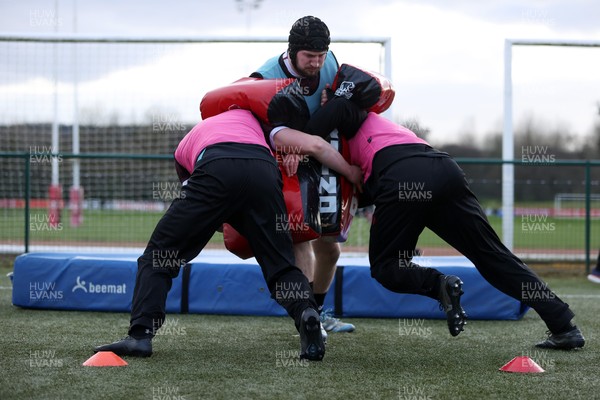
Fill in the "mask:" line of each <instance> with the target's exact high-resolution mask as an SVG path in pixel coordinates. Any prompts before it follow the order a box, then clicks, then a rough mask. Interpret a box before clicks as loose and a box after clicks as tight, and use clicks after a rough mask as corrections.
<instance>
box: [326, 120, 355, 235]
mask: <svg viewBox="0 0 600 400" xmlns="http://www.w3.org/2000/svg"><path fill="white" fill-rule="evenodd" d="M327 140H328V141H329V143H331V145H332V146H333V147H334V148H335V149H337V151H338V152H340V153H341V154H342V156H343V157H344V158H345V159H346V160H348V159H349V150H348V143H347V141H346V139H345V138H341V139H340V138H339V134H338V131H337V130H334V131H332V132H331V134H330V135H329V138H328V139H327ZM317 164H318V163H317ZM320 168H321V170H320V171H321V179H320V181H319V200H320V205H319V213H320V214H321V231H322V236H323V237H329V238H331V240H333V241H336V242H345V241H346V240H347V239H348V232H349V230H350V225H352V219H353V217H354V215H355V214H356V210H357V208H358V199H357V197H356V196H355V195H354V185H353V184H352V183H350V182H349V181H348V180H347V179H346V178H345V177H344V176H343V175H342V174H339V173H337V172H335V171H333V170H330V169H329V168H327V167H326V166H324V165H320Z"/></svg>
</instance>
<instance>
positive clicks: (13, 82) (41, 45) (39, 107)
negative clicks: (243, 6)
mask: <svg viewBox="0 0 600 400" xmlns="http://www.w3.org/2000/svg"><path fill="white" fill-rule="evenodd" d="M287 41H288V38H287V36H285V37H283V36H282V37H249V36H247V37H228V36H186V37H182V36H176V37H175V36H172V37H164V36H160V37H158V36H107V35H86V34H63V33H48V34H23V33H0V72H1V73H0V110H2V112H0V127H5V128H6V131H7V134H6V135H5V136H4V137H2V136H0V146H1V147H3V150H6V151H14V152H23V151H25V152H27V151H29V152H32V151H33V152H36V153H37V152H43V153H52V154H63V153H65V154H66V153H72V154H74V155H76V157H70V158H69V159H68V160H69V162H68V163H66V162H63V163H60V162H59V158H58V157H49V158H48V160H45V159H44V162H39V163H37V165H39V167H38V168H39V169H42V168H45V170H44V176H41V175H40V174H38V178H36V179H38V180H39V183H38V181H36V184H35V187H36V190H35V194H34V197H35V198H40V199H42V198H48V200H50V201H49V204H50V205H51V206H52V209H51V210H49V211H50V213H49V214H50V216H49V219H50V223H51V224H54V223H59V219H60V218H61V209H62V208H63V206H66V204H68V202H67V199H66V198H67V197H69V198H70V199H71V202H70V203H71V204H72V205H74V206H76V207H75V209H73V207H72V209H71V213H70V215H71V217H72V218H73V217H74V216H75V217H77V218H76V219H75V220H74V225H77V224H80V223H81V221H82V219H81V218H82V215H81V211H82V210H83V209H87V208H89V207H91V204H92V203H93V202H94V200H95V199H97V198H98V197H99V196H98V194H99V193H100V192H101V191H103V190H104V191H106V192H107V194H106V195H102V196H101V197H102V199H104V198H105V197H106V198H108V197H109V196H114V197H115V199H114V200H121V199H122V198H121V197H120V196H121V194H120V193H121V192H122V190H121V189H120V188H119V190H118V191H115V192H114V193H113V191H112V190H111V189H110V188H108V189H107V188H105V186H106V185H109V183H110V182H112V180H108V179H104V180H103V181H104V182H107V183H106V185H104V184H101V183H102V182H100V180H99V179H96V180H95V181H94V182H92V183H90V181H92V180H93V179H92V177H91V175H92V174H91V173H98V174H100V173H101V174H102V176H111V177H113V176H116V175H117V174H119V170H118V169H121V168H122V167H121V165H122V164H124V161H123V162H120V163H118V164H117V163H113V165H110V164H109V163H107V162H104V161H101V160H100V159H93V160H91V159H89V160H85V161H84V158H81V163H80V162H79V161H80V158H79V157H78V156H77V154H79V153H80V152H81V153H127V154H129V153H134V152H140V151H142V150H143V151H142V152H144V153H149V154H165V153H168V152H169V149H170V147H167V146H165V145H164V144H165V142H169V143H170V140H171V139H164V140H163V138H165V137H167V134H169V135H171V133H172V132H174V131H177V134H179V132H180V131H184V130H185V128H187V127H189V126H190V125H191V124H192V123H196V120H197V119H198V118H199V115H200V114H199V110H198V105H199V103H200V100H201V98H202V95H203V93H205V92H206V91H207V90H210V89H214V88H215V87H218V86H220V85H225V84H228V83H230V82H233V81H235V80H237V79H239V78H241V77H243V76H248V75H250V73H252V72H253V71H254V70H255V69H256V68H258V67H259V66H260V65H262V64H263V63H264V61H266V59H267V58H269V57H272V56H275V55H277V54H280V53H281V52H283V51H284V50H285V49H286V48H287ZM271 44H272V45H271ZM330 48H331V49H332V51H333V52H334V53H335V55H336V57H337V59H338V62H339V63H349V64H353V65H357V66H360V67H363V68H365V69H370V70H373V71H375V72H378V73H381V74H383V75H386V76H387V77H389V78H390V80H393V77H392V56H391V39H390V38H388V37H332V43H331V46H330ZM363 63H364V64H366V65H363ZM138 72H139V73H138ZM147 72H148V73H147ZM146 75H148V76H150V79H146V80H144V79H143V78H145V77H146ZM217 75H218V76H217ZM182 80H184V81H185V82H184V83H183V84H181V81H182ZM174 88H177V89H174ZM3 89H6V90H3ZM123 104H125V105H124V106H123ZM113 110H117V112H118V113H117V112H115V114H114V118H113ZM386 113H389V114H388V115H391V113H392V110H391V108H390V109H389V110H388V111H387V112H386ZM17 125H18V126H19V129H21V130H20V131H17V130H16V129H12V127H14V126H17ZM33 125H35V127H36V128H39V129H40V130H41V129H43V132H42V133H40V134H39V135H37V134H36V139H37V138H40V137H41V136H42V134H43V138H44V140H43V142H42V141H40V142H39V143H38V142H35V143H32V142H31V141H29V142H28V140H27V138H28V137H31V135H30V136H28V135H29V133H30V132H29V131H27V132H24V131H23V130H25V129H29V128H30V127H31V126H33ZM142 125H143V126H144V127H149V128H150V129H151V130H152V132H151V133H152V134H154V135H155V136H159V135H160V134H162V133H164V134H163V135H161V137H160V139H161V140H160V141H159V140H154V141H152V140H147V141H145V142H144V143H143V148H141V149H140V150H139V151H138V149H137V148H136V147H135V146H136V145H137V144H136V143H137V142H136V143H134V142H130V141H129V136H130V135H129V133H130V130H131V129H130V128H132V127H134V126H138V127H139V126H142ZM108 126H110V127H111V129H112V132H114V134H115V135H117V134H119V133H120V132H123V135H122V137H123V138H124V139H123V142H119V146H116V145H112V144H111V143H108V142H107V141H106V140H104V139H103V138H102V137H97V136H95V135H94V132H93V129H94V128H98V132H105V131H106V130H107V127H108ZM80 128H81V129H83V130H84V131H83V132H81V135H80ZM128 129H129V130H128ZM146 130H147V129H146ZM71 132H72V137H71ZM23 133H25V134H23ZM80 136H81V137H80ZM171 136H173V135H171ZM111 137H112V136H111ZM153 137H154V136H153ZM59 138H60V140H59ZM125 138H126V139H125ZM65 139H66V140H65ZM125 140H128V141H125ZM115 143H116V142H115ZM5 145H6V147H5ZM32 149H33V150H32ZM41 157H42V156H40V158H41ZM46 157H48V156H46ZM92 164H94V165H93V166H92ZM46 166H47V168H46ZM80 167H81V168H80ZM46 172H47V174H46ZM9 175H10V173H9ZM13 175H14V174H13ZM149 175H151V174H150V172H149ZM117 178H118V177H116V178H115V179H117ZM119 179H120V178H119ZM154 179H159V178H154ZM161 179H162V178H161ZM69 181H72V183H71V182H69ZM161 182H162V181H161ZM94 184H95V185H96V186H93V185H94ZM140 185H145V186H143V187H140ZM42 186H44V187H45V190H44V191H43V192H42V189H39V188H41V187H42ZM19 187H20V186H19V182H17V181H15V182H13V183H11V186H10V188H14V190H11V191H9V190H4V194H3V193H0V198H2V197H6V198H12V197H15V196H18V193H19ZM70 187H72V188H74V189H73V190H70V189H69V188H70ZM84 187H85V189H86V190H85V197H86V198H87V199H85V200H84V199H83V197H84V196H83V193H84V192H83V188H84ZM106 187H108V186H106ZM49 188H52V189H51V190H49ZM152 191H153V187H152V186H150V185H149V184H148V183H139V182H137V181H136V182H132V183H131V185H130V187H129V192H131V194H130V195H129V196H130V197H131V198H135V199H144V201H146V200H145V198H146V197H148V196H150V195H149V194H148V193H151V192H152ZM9 192H10V193H9ZM63 196H64V197H65V201H63ZM126 200H129V198H127V199H126ZM103 201H104V200H103ZM77 212H78V213H79V214H77ZM50 217H51V218H50Z"/></svg>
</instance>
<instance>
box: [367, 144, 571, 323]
mask: <svg viewBox="0 0 600 400" xmlns="http://www.w3.org/2000/svg"><path fill="white" fill-rule="evenodd" d="M415 148H417V149H418V146H417V147H415V146H411V147H410V149H412V150H410V151H409V152H410V153H411V156H410V157H404V158H403V146H402V145H400V146H394V147H392V148H387V149H384V150H382V151H383V152H385V154H383V156H382V158H385V159H386V162H385V163H379V164H384V165H385V166H384V168H383V169H382V170H378V169H377V165H378V163H377V162H374V169H373V177H372V178H370V179H373V180H374V181H373V182H369V183H371V184H373V190H374V192H373V195H374V202H375V206H376V208H375V213H374V216H373V224H372V226H371V236H370V244H369V259H370V263H371V275H372V276H373V277H374V278H375V279H376V280H377V281H378V282H379V283H381V284H382V285H383V286H384V287H386V288H387V289H389V290H391V291H394V292H398V293H414V294H421V295H425V296H429V297H432V298H435V299H437V298H438V295H437V293H434V290H433V288H434V286H436V281H437V280H438V277H439V276H440V275H441V273H440V272H439V271H437V270H435V269H433V268H423V267H419V266H418V265H416V264H414V263H412V261H411V259H412V257H413V255H414V252H415V246H416V244H417V239H418V237H419V235H420V234H421V232H422V231H423V229H424V228H425V227H427V228H429V229H431V230H432V231H433V232H435V233H436V234H437V235H438V236H439V237H440V238H442V239H443V240H444V241H446V242H447V243H448V244H450V245H451V246H452V247H454V248H455V249H456V250H458V251H459V252H461V253H462V254H463V255H465V256H466V257H467V258H468V259H469V260H471V262H473V264H474V265H475V267H476V268H477V270H478V271H479V272H480V273H481V275H482V276H483V277H484V278H485V279H486V280H487V281H488V282H490V283H491V284H492V285H493V286H494V287H496V288H497V289H499V290H500V291H502V292H504V293H506V294H507V295H509V296H511V297H513V298H515V299H517V300H519V301H521V302H523V303H524V304H526V305H528V306H530V307H531V308H533V309H534V310H535V311H536V312H537V313H538V314H539V315H540V317H541V318H542V319H543V320H544V322H545V323H546V325H547V326H548V328H549V329H550V330H551V331H552V332H555V333H556V332H557V331H560V330H561V328H563V327H565V325H567V324H568V323H569V321H570V320H571V319H572V317H573V316H574V314H573V312H572V311H571V310H570V309H569V306H568V304H566V303H564V302H563V301H562V300H560V299H559V298H558V296H556V294H555V293H554V292H552V291H551V290H550V289H549V288H548V287H547V286H546V284H545V283H544V282H542V281H541V280H540V278H539V277H538V276H537V275H536V274H535V273H534V272H533V271H532V270H531V269H529V267H527V266H526V265H525V264H524V263H523V262H522V261H521V260H520V259H519V258H517V257H516V256H515V255H514V254H512V253H511V252H510V251H509V250H508V249H507V248H506V247H505V246H504V244H502V242H501V240H500V238H499V237H498V236H497V235H496V233H495V232H494V230H493V229H492V227H491V226H490V224H489V223H488V221H487V218H486V216H485V214H484V212H483V211H482V209H481V206H480V205H479V202H478V200H477V199H476V197H475V195H474V194H473V193H472V192H471V190H470V189H469V187H468V184H467V181H466V179H465V176H464V172H463V171H462V170H461V169H460V167H459V166H458V165H457V164H456V162H455V161H454V160H452V158H450V157H449V156H447V154H445V153H441V152H437V151H435V150H433V149H431V148H429V147H427V146H421V149H419V150H418V151H416V152H415ZM421 150H422V151H421ZM414 153H416V155H415V154H414ZM378 157H380V154H379V153H378V154H377V155H376V161H377V158H378ZM394 157H396V158H397V159H398V160H397V161H394ZM438 286H439V284H438ZM467 290H468V289H467ZM467 312H468V310H467Z"/></svg>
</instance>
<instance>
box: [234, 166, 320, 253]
mask: <svg viewBox="0 0 600 400" xmlns="http://www.w3.org/2000/svg"><path fill="white" fill-rule="evenodd" d="M279 168H280V170H281V176H282V178H283V198H284V200H285V206H286V208H287V215H279V216H278V215H276V216H275V218H276V221H275V232H274V234H280V233H283V232H284V231H286V230H289V231H290V233H291V235H292V241H293V242H294V243H301V242H306V241H308V240H312V239H316V238H318V237H319V236H321V221H320V218H319V196H318V186H319V176H318V173H317V170H316V168H315V166H314V165H313V164H312V163H300V164H299V165H298V172H296V175H294V176H287V175H286V174H285V172H284V171H283V166H282V165H281V163H279ZM223 241H224V243H225V247H226V248H227V250H229V251H230V252H232V253H233V254H235V255H236V256H238V257H240V258H242V259H247V258H250V257H253V256H254V254H253V252H252V249H251V248H250V244H249V243H248V240H247V239H246V238H245V237H244V236H242V235H241V234H240V233H239V232H238V231H236V230H235V229H234V228H233V227H232V226H231V225H229V224H224V225H223Z"/></svg>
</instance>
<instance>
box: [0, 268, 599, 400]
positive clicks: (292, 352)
mask: <svg viewBox="0 0 600 400" xmlns="http://www.w3.org/2000/svg"><path fill="white" fill-rule="evenodd" d="M8 271H9V269H8V268H3V269H1V270H0V287H2V289H1V290H0V310H1V313H2V324H0V329H1V330H2V332H1V335H0V360H1V361H0V364H1V365H2V373H1V374H0V398H1V399H37V398H50V399H58V398H60V399H79V398H89V399H95V398H107V399H108V398H110V399H125V398H126V399H148V398H156V399H158V398H161V399H165V398H169V399H180V400H181V399H237V398H240V399H241V398H244V399H288V398H290V399H303V398H306V399H315V398H351V399H354V398H356V399H359V398H360V399H371V398H381V399H414V398H426V399H454V398H461V399H486V398H497V399H512V398H517V399H549V398H552V399H560V398H569V399H572V398H585V399H592V398H597V396H598V393H600V379H598V377H599V376H600V346H599V345H598V343H597V342H598V335H599V333H598V332H600V320H599V319H598V317H597V316H598V315H599V314H600V285H594V284H592V283H589V282H587V281H586V280H585V277H576V278H575V277H569V278H560V279H558V278H556V279H550V280H549V284H550V286H551V287H552V288H553V289H554V290H555V291H556V292H557V293H558V294H559V295H560V296H563V297H564V299H565V301H567V302H568V303H569V304H570V305H571V307H572V308H573V309H574V310H575V312H576V313H577V317H576V322H577V324H578V325H579V326H580V327H581V328H582V330H583V333H584V335H585V337H586V339H587V343H586V346H585V348H584V349H583V350H579V351H570V352H564V351H546V350H541V349H536V348H535V347H533V344H534V343H535V342H536V341H538V340H540V339H543V338H544V332H545V330H546V327H545V325H544V324H543V323H542V321H541V320H540V319H539V317H538V316H537V314H536V313H535V312H533V311H530V312H529V313H527V314H526V315H525V317H524V318H523V319H522V320H520V321H470V322H469V324H468V325H467V327H466V331H465V332H463V333H461V334H460V335H459V336H458V337H455V338H453V337H451V336H450V335H449V333H448V330H447V327H446V323H445V321H443V320H419V319H352V320H349V321H350V322H352V323H354V324H355V325H356V332H354V333H349V334H348V333H346V334H339V333H330V334H329V342H328V346H327V353H326V355H325V359H324V360H323V361H322V362H308V361H305V360H298V358H297V356H298V353H299V350H300V349H299V346H300V345H299V338H298V336H297V333H296V332H295V330H294V328H293V324H292V321H291V319H289V318H287V317H236V316H214V315H212V316H209V315H179V314H177V315H171V316H168V319H167V323H166V324H165V326H164V327H163V331H162V333H161V332H160V331H159V335H158V336H157V337H156V338H155V340H154V341H153V345H154V354H153V355H152V357H150V358H144V359H142V358H132V357H124V359H125V360H126V361H127V362H128V364H129V365H127V366H125V367H121V368H88V367H84V366H82V363H83V362H84V361H85V360H87V359H88V358H89V357H90V356H92V354H93V353H92V348H93V347H94V346H95V345H98V344H104V343H108V342H111V341H114V340H117V339H120V338H121V337H123V336H125V335H126V332H127V326H128V320H129V315H128V314H124V313H118V314H116V313H94V312H76V311H41V310H27V309H21V308H17V307H14V306H12V305H11V304H10V299H11V290H10V282H9V280H8V278H7V277H6V276H5V275H6V273H7V272H8ZM467 312H468V310H467ZM516 356H528V357H531V358H532V359H533V360H535V362H536V363H537V364H539V365H540V366H541V367H542V368H543V369H544V370H545V372H544V373H538V374H507V373H503V372H500V371H499V368H500V367H501V366H502V365H504V364H505V363H507V362H508V361H510V360H511V359H512V358H514V357H516Z"/></svg>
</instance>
